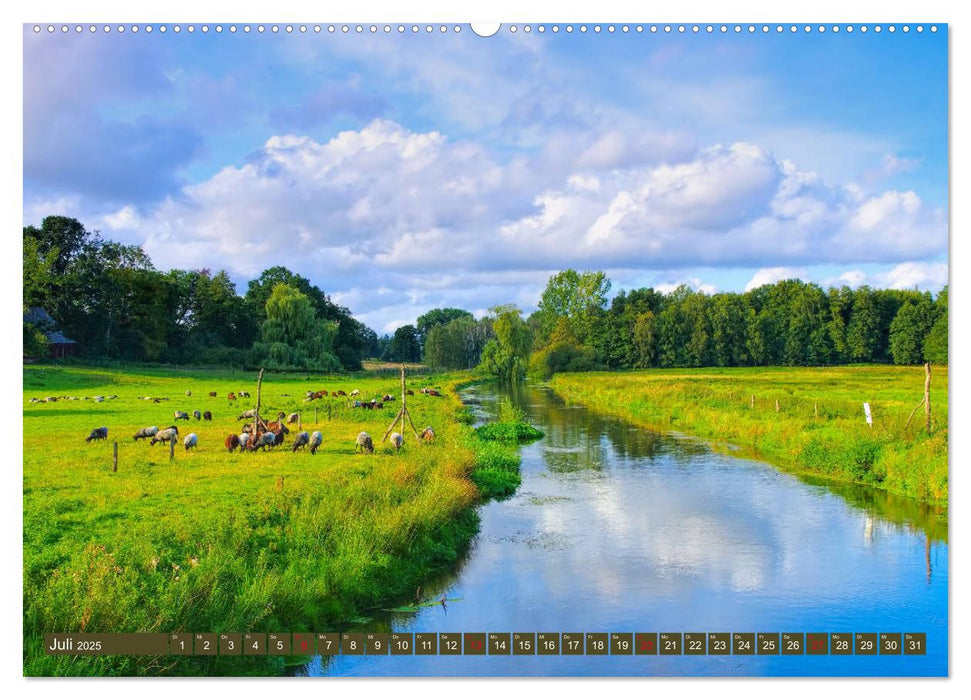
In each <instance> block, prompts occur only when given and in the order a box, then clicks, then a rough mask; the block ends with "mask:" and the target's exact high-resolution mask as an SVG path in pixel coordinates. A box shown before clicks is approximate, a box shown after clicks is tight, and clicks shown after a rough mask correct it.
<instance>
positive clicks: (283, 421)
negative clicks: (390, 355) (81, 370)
mask: <svg viewBox="0 0 971 700" xmlns="http://www.w3.org/2000/svg"><path fill="white" fill-rule="evenodd" d="M406 393H407V395H409V396H413V395H414V393H415V392H414V391H413V390H411V389H407V390H406ZM419 393H421V394H425V395H427V396H441V392H439V391H438V390H436V389H431V388H428V387H425V388H422V389H419ZM360 394H361V392H360V391H359V390H357V389H355V390H353V391H351V392H350V394H348V393H347V392H345V391H344V390H342V389H339V390H337V391H334V392H328V391H308V392H307V393H306V398H305V400H306V401H314V400H316V399H321V398H324V397H326V396H328V395H330V396H334V397H348V406H349V407H351V408H361V409H376V408H378V409H380V408H383V407H384V404H385V403H387V402H390V401H394V400H395V398H394V396H392V395H391V394H385V395H384V396H383V397H381V398H380V399H377V398H375V399H371V400H370V401H361V400H353V401H352V400H351V398H352V397H358V396H360ZM185 395H186V396H192V392H191V391H186V392H185ZM209 396H210V397H211V398H215V397H216V396H217V393H216V392H215V391H210V392H209ZM284 396H286V395H284ZM249 397H250V394H249V392H248V391H238V392H230V393H229V394H228V395H227V399H228V400H229V401H230V403H232V402H235V401H236V400H237V399H238V398H249ZM87 398H88V397H82V399H81V400H84V399H87ZM106 398H107V399H115V398H117V395H112V396H108V397H104V396H95V397H94V401H97V402H101V401H104V400H105V399H106ZM140 398H142V399H144V400H147V401H152V402H154V403H159V402H160V401H168V400H169V399H167V398H162V397H158V398H153V397H149V396H144V397H140ZM58 400H67V401H71V400H79V399H77V398H76V397H66V396H64V397H51V396H48V397H46V398H43V399H34V398H32V399H30V402H31V403H45V402H54V401H58ZM173 415H174V420H175V421H180V420H184V421H186V422H188V421H189V413H188V412H187V411H174V412H173ZM192 417H193V418H195V420H197V421H199V420H206V421H211V420H212V412H211V411H198V410H196V411H193V412H192ZM236 420H238V421H240V420H250V421H251V422H249V423H246V424H244V425H243V428H242V431H241V432H240V433H238V434H237V433H235V432H234V433H230V434H229V435H227V436H226V439H225V442H224V446H225V448H226V450H228V451H229V452H235V451H236V450H237V449H238V450H239V451H240V452H256V451H258V450H259V451H265V450H267V449H272V448H275V447H279V446H281V445H283V443H284V440H285V439H286V436H287V435H288V434H289V433H290V429H289V428H288V427H287V425H288V424H289V425H293V424H294V423H296V424H298V425H300V423H301V417H300V414H299V413H290V414H289V415H288V414H286V413H284V412H283V411H280V412H278V413H277V415H276V420H275V421H270V422H267V421H265V420H263V418H262V417H257V415H256V409H255V408H253V409H249V410H246V411H243V412H242V413H241V414H240V415H239V416H237V419H236ZM419 437H420V439H421V441H422V442H433V441H434V440H435V431H434V430H433V429H432V427H431V426H428V427H426V428H425V429H424V430H423V431H422V432H421V434H420V436H419ZM133 438H134V440H135V442H138V441H139V440H149V441H150V442H149V444H150V445H157V444H159V443H163V444H170V445H171V446H173V447H174V445H175V444H176V443H177V442H178V441H179V428H178V426H176V425H175V424H173V425H170V426H168V427H167V428H163V429H161V430H160V429H159V428H158V426H155V425H152V426H148V427H145V428H141V429H140V430H138V431H137V432H136V433H135V435H134V436H133ZM107 439H108V428H107V427H106V426H102V427H100V428H95V429H93V430H92V431H91V433H90V434H89V435H88V437H86V438H85V442H97V441H99V440H107ZM389 440H390V442H391V445H392V447H394V449H395V451H398V450H400V449H401V447H402V445H403V444H404V437H403V436H402V435H401V433H398V432H393V433H391V435H390V436H389ZM322 442H323V435H322V434H321V433H320V431H319V430H315V431H313V432H312V433H311V432H308V431H306V430H303V431H300V432H298V433H297V434H296V435H295V436H294V439H293V445H292V447H291V451H292V452H296V451H297V450H300V449H306V448H308V447H309V448H310V454H317V450H318V449H319V448H320V446H321V443H322ZM198 444H199V436H198V435H197V434H196V433H189V434H188V435H186V436H185V438H183V440H182V445H183V447H185V450H186V451H187V452H188V451H189V450H191V449H193V448H195V447H197V446H198ZM354 450H355V452H362V453H364V454H374V441H373V440H372V439H371V436H370V435H368V434H367V433H366V432H363V431H362V432H361V433H359V434H358V436H357V439H356V440H355V442H354Z"/></svg>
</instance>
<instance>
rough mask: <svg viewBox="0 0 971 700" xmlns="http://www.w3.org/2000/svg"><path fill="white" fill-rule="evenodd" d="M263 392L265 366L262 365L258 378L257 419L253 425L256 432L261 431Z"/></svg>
mask: <svg viewBox="0 0 971 700" xmlns="http://www.w3.org/2000/svg"><path fill="white" fill-rule="evenodd" d="M262 393H263V368H262V367H261V368H260V374H259V376H258V377H257V378H256V420H255V421H253V425H255V426H256V432H259V430H260V397H261V394H262ZM254 434H255V433H254Z"/></svg>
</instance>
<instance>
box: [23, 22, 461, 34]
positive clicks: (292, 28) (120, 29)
mask: <svg viewBox="0 0 971 700" xmlns="http://www.w3.org/2000/svg"><path fill="white" fill-rule="evenodd" d="M33 29H34V34H39V33H40V32H42V31H44V29H45V27H42V26H41V25H39V24H35V25H34V27H33ZM46 30H47V33H48V34H53V33H54V32H56V31H58V30H60V31H61V33H63V34H67V33H69V32H71V31H72V30H73V31H74V32H75V33H77V34H81V33H84V32H87V33H90V34H95V33H99V32H101V33H104V34H110V33H112V32H114V33H116V34H124V33H125V32H132V33H135V34H137V33H138V32H140V31H142V32H145V33H147V34H151V33H152V32H155V31H157V32H159V33H161V34H165V33H167V32H174V33H175V34H180V33H182V32H183V31H186V32H188V33H189V34H194V33H195V32H196V31H198V32H201V33H202V34H208V33H209V32H215V33H216V34H222V33H223V32H228V33H230V34H236V33H237V32H242V33H243V34H251V33H257V34H266V33H271V34H280V33H284V34H294V33H298V34H307V33H314V34H320V33H321V32H324V31H326V32H328V33H330V34H335V33H342V34H351V33H354V34H365V33H367V34H378V33H383V34H390V33H392V32H393V31H397V32H398V33H399V34H404V33H405V32H410V33H413V34H418V33H420V32H423V33H426V34H431V33H433V32H434V33H439V34H447V33H455V34H458V33H459V32H461V31H462V27H461V26H460V25H458V24H454V25H447V24H441V25H432V24H426V25H417V24H413V25H404V24H398V25H390V24H382V25H378V24H369V25H365V24H328V25H320V24H313V25H308V24H285V25H279V24H271V25H264V24H257V25H249V24H244V25H236V24H230V25H226V26H223V25H221V24H216V25H212V26H210V25H208V24H202V25H199V26H196V25H194V24H188V25H185V26H184V27H183V26H182V25H180V24H174V25H171V26H169V25H165V24H161V25H158V26H154V25H151V24H146V25H143V26H139V25H137V24H135V25H130V26H129V25H124V24H119V25H109V24H105V25H96V24H90V25H82V24H76V25H73V26H71V25H67V24H62V25H60V26H57V25H53V24H49V25H47V27H46Z"/></svg>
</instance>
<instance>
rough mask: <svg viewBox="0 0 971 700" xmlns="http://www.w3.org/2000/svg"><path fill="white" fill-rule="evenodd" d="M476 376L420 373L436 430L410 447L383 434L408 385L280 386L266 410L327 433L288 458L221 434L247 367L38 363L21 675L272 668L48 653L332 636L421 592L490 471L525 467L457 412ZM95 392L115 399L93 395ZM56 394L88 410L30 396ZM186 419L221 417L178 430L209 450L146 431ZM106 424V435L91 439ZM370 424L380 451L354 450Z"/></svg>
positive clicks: (302, 378) (461, 542) (459, 545)
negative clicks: (55, 646)
mask: <svg viewBox="0 0 971 700" xmlns="http://www.w3.org/2000/svg"><path fill="white" fill-rule="evenodd" d="M462 379H464V380H466V381H467V377H465V376H464V375H437V376H436V375H425V376H421V377H416V378H415V380H414V381H415V387H413V388H417V386H418V385H419V384H420V385H430V386H435V387H438V388H440V389H442V390H443V392H442V393H443V396H442V397H430V396H424V395H422V394H420V393H418V392H416V394H415V395H414V396H413V397H412V396H409V397H408V405H409V409H410V412H411V414H412V416H413V417H414V420H415V421H416V423H419V424H420V425H419V428H421V427H423V426H424V425H431V426H433V427H434V429H435V432H436V433H437V437H436V440H435V442H434V443H433V444H430V445H425V446H419V445H417V444H416V443H415V442H414V438H413V435H411V434H410V433H408V434H405V444H404V447H403V449H402V450H401V452H400V453H396V452H395V451H394V450H393V449H392V448H391V446H390V445H389V444H388V443H380V442H379V441H380V440H381V437H382V436H383V435H384V431H385V430H386V429H387V426H388V425H389V423H390V422H391V419H392V418H393V416H394V415H395V412H396V411H397V410H398V407H399V404H398V401H400V397H399V396H398V394H399V393H400V384H399V382H398V380H397V378H396V377H393V376H392V377H388V376H384V377H380V376H378V377H375V376H373V375H367V374H360V375H347V376H328V377H319V376H317V377H312V376H308V375H303V374H299V375H297V374H294V375H267V377H266V378H265V380H264V383H263V400H262V406H261V413H262V414H263V415H265V416H272V417H275V415H276V413H277V412H278V411H284V412H286V413H291V412H295V411H296V412H300V413H301V416H302V429H303V430H307V431H313V430H319V431H321V433H322V434H323V445H322V447H321V449H320V450H319V451H318V452H317V454H316V455H311V454H309V452H304V451H301V452H297V453H293V452H291V451H290V448H291V446H292V443H293V437H294V434H295V432H296V426H291V428H293V429H294V430H293V432H291V434H290V435H289V436H288V437H287V440H286V442H285V444H284V445H283V446H282V447H279V448H276V449H275V450H274V451H271V452H266V453H255V454H254V453H246V454H240V453H238V452H237V453H233V454H230V453H228V452H227V451H226V449H225V448H224V447H223V441H224V439H225V437H226V435H228V434H230V433H238V432H239V431H240V426H241V422H240V421H237V420H236V418H237V416H238V415H239V414H240V413H242V411H244V410H246V409H248V408H252V407H253V405H254V404H255V388H256V387H255V381H254V375H253V373H241V372H236V373H234V372H231V371H206V372H202V371H198V372H194V371H193V372H190V371H186V370H165V369H158V368H155V369H139V370H138V371H125V370H113V369H106V370H94V369H91V368H83V367H73V368H63V369H61V368H51V367H38V366H30V367H25V368H24V409H23V410H24V436H23V445H24V482H23V493H24V496H23V498H24V501H23V504H24V562H23V577H24V659H23V662H24V673H25V675H135V674H137V675H153V674H193V675H195V674H199V675H220V674H227V675H228V674H232V675H236V674H241V673H254V674H259V675H268V674H274V673H278V672H282V670H283V663H284V660H282V659H280V658H279V657H264V658H262V659H255V660H254V659H247V658H238V659H232V658H230V657H212V658H201V657H190V658H180V657H161V658H150V657H65V656H47V655H45V654H44V653H43V651H42V643H43V634H44V633H48V632H178V631H182V632H193V631H212V632H221V631H222V632H246V631H250V632H271V631H272V632H279V631H295V632H298V631H315V630H316V631H319V630H320V629H334V628H340V627H341V626H342V625H344V624H346V623H347V622H348V621H351V620H354V619H357V618H361V617H366V616H367V611H368V610H369V609H372V608H374V607H376V606H378V605H382V604H387V603H389V602H392V603H393V602H396V601H399V600H402V599H406V598H408V597H410V596H411V594H412V592H413V591H414V589H415V587H416V586H417V585H418V584H420V583H421V582H423V581H424V580H425V579H426V577H428V576H429V575H430V574H431V573H433V572H434V571H436V570H437V569H441V568H443V567H447V566H450V565H452V564H453V563H454V562H455V561H456V560H457V559H458V557H459V556H460V554H461V552H462V551H464V549H465V548H466V547H467V545H468V543H469V541H470V539H471V538H472V537H473V536H474V534H475V533H476V532H477V530H478V518H477V515H476V512H475V509H474V508H473V507H472V506H473V505H474V504H475V503H477V502H479V500H480V498H481V497H482V495H484V494H485V495H488V494H489V493H490V492H492V491H495V490H496V489H494V488H493V486H492V485H491V482H490V480H489V476H488V474H489V473H491V470H494V469H496V468H497V465H498V464H505V465H506V466H508V463H509V460H510V459H516V455H515V454H514V453H513V454H512V456H511V457H508V456H506V457H503V458H499V457H494V456H491V455H490V454H489V452H488V451H487V450H486V451H482V450H481V449H480V448H481V442H482V441H480V440H478V439H477V438H475V437H474V434H473V432H472V430H471V428H469V427H468V426H466V425H463V424H462V423H460V422H459V421H458V420H457V414H458V413H459V412H460V411H461V408H462V407H461V404H460V402H459V400H458V398H457V396H456V395H455V392H454V391H453V388H454V386H455V385H456V384H457V383H458V382H459V381H460V380H462ZM242 389H246V390H249V391H250V392H251V393H252V394H253V398H252V399H241V400H239V401H237V402H235V403H230V402H229V401H228V399H227V398H226V397H227V394H228V393H229V392H231V391H232V392H237V393H238V392H239V391H240V390H242ZM311 389H313V390H319V389H327V390H329V391H330V392H331V393H333V392H334V391H335V390H337V389H343V390H345V391H346V392H347V393H348V394H349V393H350V392H351V391H352V390H354V389H358V390H360V392H361V397H362V398H364V399H368V398H371V397H372V396H377V397H381V396H383V395H384V394H385V393H390V394H393V395H395V396H396V397H397V398H398V401H393V402H387V403H385V405H384V408H383V409H377V410H373V411H370V410H368V411H364V410H362V409H354V408H352V407H351V406H350V405H349V402H348V400H347V399H346V398H344V397H341V398H334V397H332V396H331V397H328V398H326V399H324V400H322V401H315V402H313V403H306V402H305V401H304V398H303V397H304V394H305V391H307V390H311ZM187 391H191V392H192V395H191V396H186V392H187ZM209 392H215V393H216V396H215V397H209ZM95 395H103V396H111V395H116V396H117V398H114V399H106V400H105V401H103V402H100V403H96V402H94V401H93V400H83V397H85V396H87V397H93V396H95ZM47 396H55V397H60V396H74V397H77V399H78V400H74V401H69V400H63V399H62V400H58V401H57V402H52V403H30V402H29V398H31V397H34V398H42V397H47ZM145 396H150V397H158V398H166V399H168V400H166V401H162V402H160V403H153V402H151V401H146V400H144V399H143V398H141V397H145ZM314 408H316V409H317V420H316V423H315V422H314ZM175 410H184V411H188V412H189V413H190V415H191V412H192V411H194V410H200V411H207V410H208V411H211V412H212V414H213V420H212V421H211V422H209V421H195V420H190V421H189V423H185V422H182V421H180V422H179V427H180V433H181V435H182V436H185V435H186V434H188V433H189V432H195V433H196V434H197V435H198V437H199V442H198V447H197V448H196V449H195V450H193V451H191V452H186V451H185V450H184V449H183V448H182V446H181V444H180V445H178V446H177V447H176V456H175V459H174V460H173V461H170V460H169V454H168V448H167V447H164V446H156V447H154V448H153V447H150V446H149V445H148V444H147V443H146V442H145V441H139V442H137V443H136V442H134V441H133V440H132V435H133V434H134V433H135V431H136V430H138V429H139V428H142V427H144V426H149V425H156V426H159V427H160V428H163V427H165V426H168V425H170V424H172V422H173V421H172V417H173V415H172V414H173V411H175ZM102 425H103V426H108V428H109V439H108V441H107V442H99V443H86V442H85V441H84V438H85V437H86V436H87V435H88V433H89V432H90V431H91V429H92V428H95V427H98V426H102ZM361 430H366V431H367V432H369V433H370V434H371V436H372V437H373V438H374V442H375V448H376V449H375V454H374V455H362V454H357V453H356V452H355V449H354V440H355V437H356V435H357V433H358V432H360V431H361ZM113 441H117V442H118V443H119V465H118V471H117V472H114V471H112V445H111V443H112V442H113ZM477 460H481V465H480V466H482V467H483V468H482V469H480V470H479V471H480V472H483V476H481V477H479V482H480V483H482V485H483V487H482V488H481V490H480V488H477V486H476V483H474V482H473V476H472V475H473V474H475V473H477V472H476V471H475V465H476V463H477ZM280 479H282V484H283V487H282V489H280V488H278V484H279V483H280V481H279V480H280Z"/></svg>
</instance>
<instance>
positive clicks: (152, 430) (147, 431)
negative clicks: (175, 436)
mask: <svg viewBox="0 0 971 700" xmlns="http://www.w3.org/2000/svg"><path fill="white" fill-rule="evenodd" d="M157 433H158V426H157V425H152V426H149V427H148V428H142V429H141V430H139V431H138V432H137V433H135V442H138V441H139V440H141V439H142V438H145V439H146V440H147V439H148V438H150V437H155V435H156V434H157Z"/></svg>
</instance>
